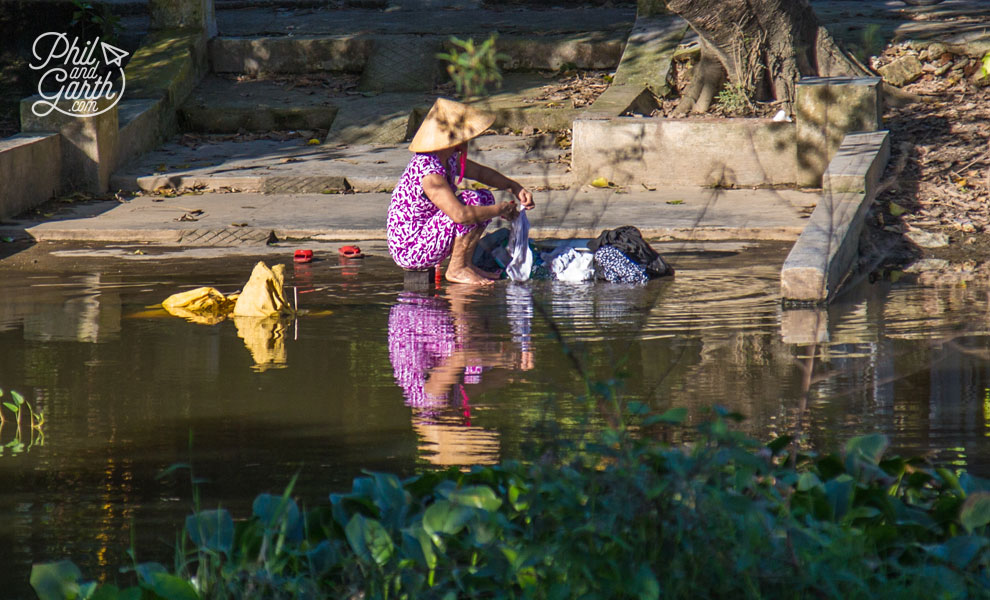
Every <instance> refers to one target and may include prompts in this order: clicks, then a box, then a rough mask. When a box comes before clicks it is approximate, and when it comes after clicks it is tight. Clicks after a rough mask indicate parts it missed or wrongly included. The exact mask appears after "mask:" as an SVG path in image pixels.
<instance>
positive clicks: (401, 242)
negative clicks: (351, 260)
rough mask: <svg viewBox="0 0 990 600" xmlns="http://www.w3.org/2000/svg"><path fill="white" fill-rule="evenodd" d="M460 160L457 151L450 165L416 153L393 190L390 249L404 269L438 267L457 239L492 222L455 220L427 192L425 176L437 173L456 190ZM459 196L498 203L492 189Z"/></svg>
mask: <svg viewBox="0 0 990 600" xmlns="http://www.w3.org/2000/svg"><path fill="white" fill-rule="evenodd" d="M457 161H458V154H457V153H455V154H454V155H453V156H451V157H450V159H449V160H448V161H447V164H446V165H444V164H442V163H441V162H440V159H439V158H437V157H436V155H435V154H416V155H415V156H413V157H412V159H411V160H410V161H409V164H408V165H407V166H406V170H405V171H404V172H403V173H402V176H401V177H400V178H399V184H398V185H396V186H395V189H394V190H393V191H392V201H391V203H390V204H389V207H388V220H387V222H386V226H385V228H386V232H387V237H388V251H389V253H390V254H391V255H392V259H393V260H394V261H395V263H396V264H397V265H399V266H400V267H402V268H403V269H427V268H430V267H435V266H437V265H438V264H440V263H441V262H442V261H443V259H445V258H447V257H448V256H450V249H451V247H452V246H453V244H454V238H457V237H460V236H462V235H466V234H468V233H470V232H471V231H474V229H475V228H477V227H481V228H482V229H484V228H485V227H487V226H488V223H489V221H484V222H481V223H472V224H470V225H463V224H460V223H455V222H454V221H453V220H452V219H451V218H450V217H448V216H447V215H446V214H444V212H443V211H442V210H440V209H439V208H438V207H437V205H436V204H434V203H433V202H432V201H431V200H430V199H429V198H428V197H427V196H426V192H424V191H423V178H424V177H426V176H427V175H431V174H433V173H438V174H440V175H443V177H444V179H446V180H447V184H448V185H450V189H451V191H456V189H457V188H456V186H455V185H454V176H455V175H456V173H457V164H458V162H457ZM457 197H458V198H459V199H460V201H461V202H463V203H464V204H467V205H470V206H490V205H492V204H495V196H493V195H492V193H491V192H489V191H488V190H463V191H461V192H460V193H458V194H457Z"/></svg>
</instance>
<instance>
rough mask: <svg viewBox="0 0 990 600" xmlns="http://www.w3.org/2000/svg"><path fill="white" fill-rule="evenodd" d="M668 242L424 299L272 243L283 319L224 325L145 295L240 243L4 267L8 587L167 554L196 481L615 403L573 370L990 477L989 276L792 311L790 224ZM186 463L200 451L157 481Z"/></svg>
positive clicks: (830, 442) (675, 401) (765, 430)
mask: <svg viewBox="0 0 990 600" xmlns="http://www.w3.org/2000/svg"><path fill="white" fill-rule="evenodd" d="M658 249H660V250H661V252H662V253H663V254H664V255H665V257H666V258H668V259H669V261H670V262H672V263H673V264H674V265H675V267H676V268H677V275H676V277H674V278H673V279H668V280H662V281H655V282H651V283H650V284H648V285H646V286H638V287H637V286H619V285H609V284H596V285H586V284H577V285H575V284H558V283H552V282H531V283H529V284H526V285H515V284H508V283H506V282H500V283H498V284H497V285H495V286H493V287H492V288H489V289H483V290H477V289H458V288H462V287H463V286H444V287H443V289H442V290H441V291H440V292H439V293H438V294H419V293H411V292H406V291H404V290H403V289H402V282H401V277H400V276H399V273H398V272H397V271H396V269H395V268H394V266H390V265H389V264H388V261H387V259H384V258H381V257H375V256H370V257H368V258H366V259H363V260H352V261H350V262H346V263H344V262H342V261H340V260H337V259H336V258H334V259H330V260H326V261H321V262H313V263H309V264H305V265H294V264H293V263H291V262H288V263H287V284H288V285H289V286H290V288H289V289H290V290H295V292H296V295H295V298H297V300H296V301H297V302H298V305H299V308H300V309H301V310H302V311H303V314H301V316H300V317H299V318H298V319H296V320H288V321H285V322H273V321H251V320H248V321H244V320H237V321H233V320H227V321H224V322H221V323H219V324H215V325H204V324H196V323H191V322H187V321H185V320H183V319H180V318H176V317H172V316H169V315H167V314H165V313H164V312H163V311H162V310H161V309H160V307H159V306H158V305H159V303H160V302H161V301H162V300H163V299H164V298H165V297H167V296H168V295H170V294H172V293H174V292H176V291H181V290H185V289H189V288H192V287H197V286H200V285H212V286H215V287H217V288H218V289H220V290H221V291H223V292H231V291H234V290H236V289H238V288H239V287H240V286H241V285H242V284H243V282H244V281H245V280H246V279H247V275H248V274H249V273H250V271H251V267H252V265H253V262H254V259H249V258H234V259H230V260H223V261H220V260H211V261H202V260H200V261H188V260H185V261H184V260H182V259H172V260H148V261H145V262H137V263H133V264H131V263H128V265H127V266H125V267H122V266H121V265H122V264H123V263H124V262H127V261H122V260H101V261H92V266H90V267H85V266H84V267H83V268H79V267H77V268H75V269H74V270H73V272H72V273H68V274H66V273H58V272H52V271H51V270H44V271H42V270H39V271H38V272H26V273H25V272H19V273H16V274H10V273H4V275H3V277H2V278H0V388H3V389H4V390H5V391H9V390H16V391H18V392H20V393H21V394H23V396H24V397H25V399H26V400H27V401H28V402H29V403H31V404H32V405H33V406H35V407H37V408H40V409H42V410H43V411H44V415H45V422H44V425H43V426H42V428H41V431H40V432H38V431H34V432H32V431H30V430H26V429H25V428H21V429H20V430H18V429H17V427H16V426H14V425H12V424H11V423H10V422H9V421H8V422H7V423H6V424H4V425H3V426H2V428H0V446H4V448H3V453H2V454H0V582H3V583H4V584H6V585H5V586H4V590H5V592H4V597H6V598H33V594H32V592H31V590H30V587H29V586H28V582H27V580H28V574H29V571H30V565H31V564H32V563H34V562H40V561H46V560H53V559H59V558H71V559H73V560H74V561H75V562H76V563H77V564H79V565H80V566H81V567H82V569H83V572H84V573H85V574H86V576H87V577H90V578H94V579H96V578H99V579H102V580H104V581H114V580H119V581H120V582H121V583H127V582H128V581H129V580H128V579H127V577H128V576H127V575H121V574H120V573H119V569H120V567H122V566H126V565H127V564H129V562H130V559H129V558H128V557H127V555H126V553H125V551H126V550H127V549H128V548H129V547H131V545H132V544H133V546H134V548H135V550H136V552H137V556H138V559H139V560H142V561H143V560H158V561H162V562H165V563H166V564H169V563H170V562H171V559H172V552H173V550H172V549H173V548H174V544H175V539H176V535H177V533H178V531H179V529H180V527H181V525H182V522H183V519H184V516H185V515H186V514H188V513H189V511H190V510H191V507H192V498H193V493H192V484H191V481H192V480H193V479H195V480H196V481H197V482H198V489H199V492H200V502H201V505H202V506H204V507H205V508H212V507H216V506H217V505H222V506H224V507H227V508H230V509H231V510H232V511H234V513H235V516H236V515H246V514H247V513H248V512H249V510H250V503H251V501H252V499H253V498H254V496H255V495H256V494H258V493H261V492H266V491H267V492H280V491H281V490H282V489H283V488H284V486H286V485H287V484H288V482H289V481H290V479H291V478H292V476H293V475H294V474H298V483H297V487H296V489H295V494H296V496H297V497H298V498H299V499H300V500H302V501H303V503H305V504H308V505H314V504H317V503H321V502H326V501H327V496H328V494H329V493H331V492H336V491H342V490H345V489H347V488H348V487H349V485H350V481H351V480H352V478H353V477H355V476H356V475H359V474H360V473H361V471H362V470H363V469H368V470H382V471H391V472H395V473H398V474H400V475H410V474H413V473H415V472H417V471H418V470H422V469H428V468H439V467H442V466H446V465H457V466H464V465H470V464H488V463H492V462H496V461H498V460H500V459H504V458H521V457H525V455H526V454H525V450H524V447H525V446H526V443H527V442H530V441H538V440H539V439H540V438H541V436H547V435H562V436H571V437H577V436H583V435H588V434H589V432H591V431H594V430H595V429H596V428H599V427H601V426H602V425H603V423H604V422H605V421H606V420H607V419H608V418H609V415H608V414H606V413H607V411H602V410H601V409H600V408H599V407H596V406H594V405H593V404H592V405H589V403H587V402H585V401H584V400H582V395H583V394H584V393H585V389H586V386H585V383H584V380H583V379H582V375H581V373H583V374H584V375H583V377H585V378H587V379H589V380H591V381H595V382H609V381H612V382H614V384H615V386H616V389H617V390H619V394H620V397H621V398H622V399H623V400H624V401H631V400H638V401H643V402H646V403H648V404H649V405H650V406H651V407H653V408H654V409H656V410H660V411H662V410H666V409H667V408H670V407H674V406H686V407H688V408H689V415H690V417H689V419H690V421H691V423H697V422H699V421H700V420H701V419H704V418H705V414H706V410H707V409H708V408H709V407H711V406H713V405H722V406H725V407H728V408H730V409H733V410H736V411H738V412H741V413H743V414H744V415H746V416H747V419H746V420H745V421H744V422H743V423H741V424H740V425H739V427H740V428H741V429H742V430H744V431H746V432H748V433H750V434H751V435H753V436H755V437H757V438H759V439H761V440H769V439H772V438H773V437H775V436H777V435H781V434H784V433H790V434H796V435H798V436H800V437H801V439H802V443H803V444H804V445H805V446H806V447H808V448H813V449H818V450H834V449H836V448H838V447H839V446H840V445H841V443H842V441H843V440H845V439H847V438H848V437H850V436H853V435H857V434H861V433H866V432H875V431H879V432H883V433H885V434H887V435H889V436H890V438H891V440H892V442H893V447H894V450H896V451H897V452H899V453H902V454H923V455H926V456H930V457H931V458H932V459H933V460H934V461H937V462H938V463H940V464H944V465H949V466H954V467H958V468H967V469H969V470H971V471H973V472H975V473H977V474H980V475H988V474H990V437H988V436H990V337H988V320H987V313H988V307H990V305H988V292H990V289H988V288H985V287H977V286H972V285H970V286H968V287H964V286H956V287H951V288H931V287H921V286H918V285H916V284H912V283H909V282H908V281H907V280H902V281H899V282H897V283H890V282H884V281H880V282H877V283H868V282H862V283H860V284H858V285H855V286H852V287H850V289H849V290H848V291H847V292H846V293H844V294H843V296H842V297H840V298H839V299H838V301H837V302H836V303H835V304H834V305H833V306H831V307H830V308H829V309H828V310H827V311H817V312H816V311H813V310H810V309H809V310H784V309H783V308H782V307H781V305H780V301H779V279H778V276H779V271H780V266H781V264H782V263H783V260H784V258H785V256H786V252H787V247H786V246H785V245H772V244H771V245H763V246H757V247H749V246H746V245H744V244H722V245H709V246H705V247H699V248H689V247H686V246H683V245H678V246H669V247H660V246H658ZM131 262H133V261H131ZM82 264H84V265H85V264H86V263H85V261H84V262H83V263H82ZM289 296H290V298H291V297H293V294H292V292H291V291H290V293H289ZM565 349H566V351H565ZM579 369H580V371H579ZM4 399H5V400H9V399H10V397H9V394H8V395H6V396H4ZM5 414H7V416H8V417H9V416H10V415H9V412H8V413H5ZM548 425H549V426H548ZM549 431H553V432H554V433H553V434H550V433H547V432H549ZM676 438H677V436H675V441H676ZM177 464H187V465H191V467H192V469H191V471H192V472H191V473H190V470H189V469H178V470H173V471H172V472H171V473H169V474H166V475H165V476H161V474H162V473H163V472H164V471H166V470H167V469H168V468H169V467H170V466H172V465H177Z"/></svg>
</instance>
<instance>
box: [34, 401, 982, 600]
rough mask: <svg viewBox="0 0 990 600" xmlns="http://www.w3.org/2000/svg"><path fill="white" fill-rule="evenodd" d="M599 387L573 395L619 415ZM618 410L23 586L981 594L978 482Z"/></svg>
mask: <svg viewBox="0 0 990 600" xmlns="http://www.w3.org/2000/svg"><path fill="white" fill-rule="evenodd" d="M606 388H608V386H604V387H602V386H593V389H591V390H590V391H591V392H593V393H595V395H596V396H600V395H602V394H605V395H609V396H611V400H609V399H608V398H606V404H607V405H612V404H613V401H615V402H618V400H617V399H615V397H614V395H611V394H610V393H609V392H608V389H606ZM590 397H591V396H589V398H590ZM623 408H624V410H623V414H622V416H621V417H620V418H618V419H617V420H616V424H615V425H614V426H612V427H608V428H606V429H605V430H603V431H601V432H600V433H599V434H598V435H596V436H595V437H594V438H592V439H589V440H556V441H553V442H550V444H549V446H547V447H542V448H539V449H538V450H539V452H540V456H541V458H540V459H539V460H535V461H533V462H532V463H522V462H514V461H508V462H505V463H503V464H501V465H499V466H494V467H475V468H473V469H472V470H471V471H469V472H462V471H460V470H457V469H449V470H446V471H440V472H426V473H423V474H420V475H417V476H415V477H412V478H409V479H406V480H404V481H403V480H400V479H399V478H398V477H396V476H394V475H391V474H385V473H366V474H365V475H364V476H361V477H358V478H357V479H355V480H354V483H353V486H352V488H351V490H350V492H348V493H343V494H332V495H331V496H330V503H329V505H326V506H318V507H316V508H313V509H310V510H303V509H302V508H301V507H300V506H299V505H298V504H297V503H296V502H295V500H293V499H292V498H291V492H292V489H293V484H294V480H293V481H292V482H290V483H289V485H288V486H287V488H286V490H285V492H284V493H283V494H280V495H271V494H262V495H260V496H258V498H257V499H256V500H255V502H254V505H253V507H252V512H251V515H250V516H248V517H247V518H245V519H235V518H234V516H233V515H231V514H230V513H229V512H228V511H226V510H222V509H216V510H206V511H202V510H197V511H196V512H194V514H192V515H191V516H190V517H188V518H187V519H186V523H185V529H184V534H183V541H182V544H181V547H180V549H179V551H178V552H177V557H178V559H177V561H176V565H175V568H174V570H173V571H172V572H169V571H167V570H166V569H165V567H164V566H162V565H159V564H156V563H144V564H140V565H138V567H137V568H136V572H137V576H138V584H137V585H136V586H134V587H132V588H128V589H124V590H120V589H117V588H115V587H113V586H109V585H95V584H93V583H92V582H85V581H83V580H82V577H81V575H80V573H79V571H78V569H76V568H75V567H74V566H73V565H71V563H66V562H65V561H63V562H57V563H48V564H41V565H35V567H34V570H33V571H32V576H31V583H32V585H33V586H34V588H35V590H36V591H37V592H38V595H39V597H40V598H41V600H61V599H64V598H81V599H84V600H85V599H87V598H88V599H91V600H95V599H101V600H106V599H111V600H112V599H124V598H126V599H138V598H141V599H151V600H157V599H164V600H187V599H188V600H197V599H221V598H274V599H281V598H331V597H332V598H358V597H362V598H367V599H369V600H370V599H386V598H389V599H390V598H438V599H441V598H443V599H446V598H476V597H484V598H488V597H491V598H578V597H580V598H648V599H649V598H660V597H663V598H691V599H694V598H728V597H733V598H735V597H738V598H754V599H755V598H809V599H811V598H814V599H818V598H836V599H838V598H842V599H847V598H852V599H859V598H861V599H864V600H865V599H867V598H869V599H873V598H929V597H938V598H947V599H948V598H959V599H962V598H970V597H977V596H978V595H980V594H982V593H983V592H985V590H986V589H987V585H988V584H990V577H988V573H990V539H988V538H987V533H988V529H990V527H988V523H990V482H987V481H985V480H981V479H978V478H976V477H973V476H970V475H967V474H965V473H954V472H950V471H948V470H945V469H941V468H934V467H932V466H931V465H929V464H927V463H926V462H924V461H923V460H921V459H903V458H900V457H897V456H891V455H890V454H889V453H888V452H887V447H888V442H887V439H886V438H885V437H884V436H882V435H867V436H861V437H857V438H853V439H851V440H849V441H848V442H847V443H846V445H845V448H844V449H843V451H842V452H841V453H833V454H824V455H815V454H812V453H805V452H801V451H799V450H796V449H795V445H794V444H793V440H791V439H790V438H788V437H782V438H778V439H776V440H773V441H772V442H770V443H769V444H767V445H761V444H759V443H757V442H756V441H755V440H752V439H750V438H747V437H746V436H744V435H742V434H740V433H738V432H737V431H735V430H734V429H733V428H732V423H733V422H735V421H738V420H740V419H741V416H740V415H738V414H734V413H731V412H728V411H725V410H722V409H717V408H716V409H715V410H714V411H713V412H712V415H711V417H710V418H709V419H707V420H705V421H703V422H702V423H701V424H700V425H698V426H697V427H696V428H694V429H695V431H694V433H695V441H694V442H693V443H691V444H690V445H686V446H677V447H671V446H668V445H665V444H661V443H659V442H657V441H655V437H654V435H653V434H659V433H663V432H668V431H667V430H669V429H670V428H683V427H686V426H685V425H684V423H685V420H686V417H687V411H686V410H684V409H672V410H670V411H667V412H665V413H662V414H656V413H653V412H651V411H650V410H649V409H648V407H647V406H646V405H644V404H642V403H637V402H630V403H627V404H626V405H625V406H624V407H623ZM668 433H669V432H668ZM553 457H558V458H553Z"/></svg>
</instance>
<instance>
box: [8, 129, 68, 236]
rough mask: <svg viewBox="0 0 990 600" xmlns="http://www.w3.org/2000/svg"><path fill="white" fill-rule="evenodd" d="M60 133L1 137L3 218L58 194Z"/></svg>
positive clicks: (60, 164) (60, 150)
mask: <svg viewBox="0 0 990 600" xmlns="http://www.w3.org/2000/svg"><path fill="white" fill-rule="evenodd" d="M60 142H61V139H60V136H59V134H57V133H20V134H17V135H15V136H12V137H9V138H6V139H0V219H5V218H8V217H12V216H14V215H17V214H20V213H22V212H24V211H25V210H28V209H31V208H34V207H35V206H38V205H39V204H41V203H43V202H45V201H47V200H49V199H50V198H51V197H52V196H54V195H55V194H56V193H58V186H59V178H58V177H57V176H54V177H53V176H52V174H53V173H56V174H57V173H59V172H61V170H62V148H61V145H60Z"/></svg>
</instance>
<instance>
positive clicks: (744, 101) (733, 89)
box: [715, 83, 750, 115]
mask: <svg viewBox="0 0 990 600" xmlns="http://www.w3.org/2000/svg"><path fill="white" fill-rule="evenodd" d="M715 101H716V103H718V105H719V106H720V107H721V108H722V110H723V111H725V112H726V113H727V114H730V115H734V114H739V113H741V112H743V111H744V110H746V109H747V108H748V107H749V106H750V100H749V92H748V91H747V89H746V87H745V86H743V85H741V84H737V83H726V84H725V87H723V88H722V91H720V92H719V93H718V96H717V97H716V98H715Z"/></svg>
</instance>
